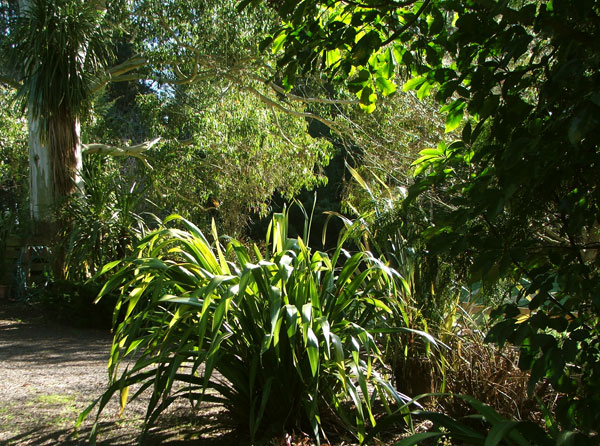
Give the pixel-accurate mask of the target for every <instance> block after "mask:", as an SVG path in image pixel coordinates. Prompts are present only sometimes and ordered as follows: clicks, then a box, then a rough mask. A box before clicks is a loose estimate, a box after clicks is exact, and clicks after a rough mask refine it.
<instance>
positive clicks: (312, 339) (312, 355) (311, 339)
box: [306, 327, 319, 377]
mask: <svg viewBox="0 0 600 446" xmlns="http://www.w3.org/2000/svg"><path fill="white" fill-rule="evenodd" d="M306 352H307V353H308V360H309V362H310V370H311V372H312V376H313V377H315V376H317V373H318V371H319V340H318V339H317V337H316V336H315V333H314V332H313V330H312V328H311V327H309V328H308V333H307V338H306Z"/></svg>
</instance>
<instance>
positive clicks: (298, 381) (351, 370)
mask: <svg viewBox="0 0 600 446" xmlns="http://www.w3.org/2000/svg"><path fill="white" fill-rule="evenodd" d="M213 238H214V243H210V242H209V241H208V239H207V238H206V237H205V236H204V235H203V234H202V233H201V232H200V230H199V229H198V228H197V227H196V226H194V225H193V224H192V223H190V222H189V221H186V220H185V219H183V218H182V217H179V216H171V217H169V218H167V219H166V220H165V222H164V226H163V227H162V228H161V229H158V230H156V231H154V232H152V233H150V234H148V235H147V236H146V237H144V238H143V239H142V240H141V241H140V242H139V244H138V245H137V247H136V248H135V249H134V252H133V255H132V256H131V257H129V258H128V259H127V260H124V261H122V262H113V263H110V264H108V265H106V267H105V268H104V269H103V270H102V271H101V272H102V273H106V272H108V271H109V270H113V271H114V270H116V272H115V273H114V275H113V276H112V277H111V278H110V280H109V281H108V282H107V283H106V284H105V286H104V288H103V290H102V291H101V293H100V296H101V297H102V296H103V295H105V294H107V293H111V292H112V291H113V290H117V289H118V290H119V291H120V297H119V300H118V303H117V306H116V310H115V314H114V322H115V328H114V333H115V335H114V340H113V346H112V351H111V356H110V361H109V374H110V386H109V388H108V389H107V390H106V392H105V393H104V394H103V395H102V396H101V397H100V398H99V399H98V401H97V402H96V403H95V404H97V405H98V415H100V412H101V411H102V410H103V408H104V407H105V406H106V404H107V403H108V401H109V400H110V398H111V397H112V396H113V395H115V394H120V395H121V404H122V406H123V407H124V406H125V404H126V400H127V395H128V388H129V386H131V385H134V384H138V385H139V390H138V391H137V392H136V393H135V394H134V395H133V396H132V398H136V397H137V396H138V395H139V394H140V393H141V392H143V391H144V390H146V389H149V390H150V391H151V392H152V396H151V398H150V400H149V403H148V408H147V413H146V419H145V431H146V430H147V429H148V428H149V427H151V426H152V424H153V423H154V422H155V421H156V419H157V417H158V416H159V415H160V413H161V412H163V411H164V410H165V409H166V408H167V407H168V406H169V405H170V404H171V403H172V402H173V401H175V400H176V399H178V398H186V399H189V400H190V401H191V402H192V403H193V404H198V403H200V402H203V401H210V402H219V403H222V404H223V405H224V406H225V407H226V408H228V409H229V410H230V411H231V412H232V414H233V415H234V416H235V418H234V419H236V420H239V422H240V427H241V428H243V429H245V430H246V432H247V433H248V435H249V436H250V439H251V440H254V439H256V438H259V437H260V436H262V435H267V434H280V433H282V432H290V431H292V430H294V429H302V430H304V431H308V432H312V434H313V435H314V437H315V439H316V440H317V441H319V439H320V438H323V437H326V435H327V432H328V431H329V432H330V431H333V430H335V431H337V432H339V431H344V432H347V433H351V434H352V435H353V436H354V437H355V438H356V439H358V440H359V441H361V442H362V441H363V440H364V439H365V436H366V432H367V430H368V429H369V427H371V426H374V425H375V424H376V414H375V410H374V404H375V401H377V402H378V404H380V405H381V406H382V407H383V408H386V409H387V411H388V412H391V411H392V410H393V408H394V407H397V405H402V404H404V403H406V401H405V399H404V398H403V396H402V395H401V394H399V393H398V392H397V391H395V390H394V388H393V386H391V385H390V383H389V382H388V381H387V380H386V379H384V377H382V376H380V374H379V373H378V369H380V367H378V362H379V361H380V360H381V358H380V351H379V349H378V347H377V345H376V343H375V341H374V336H373V331H372V329H373V328H374V327H375V326H376V324H377V322H378V321H379V320H381V319H382V317H383V315H384V314H387V313H389V311H390V310H389V308H388V306H387V304H386V300H387V298H388V296H389V295H390V293H392V292H393V284H394V282H393V280H392V271H391V270H390V269H388V268H387V267H386V266H385V265H384V264H383V263H381V262H380V261H378V260H377V259H375V258H374V257H373V256H372V255H371V254H370V253H369V252H366V251H360V252H357V253H354V254H350V253H348V252H346V251H345V250H344V249H343V242H344V237H343V236H342V237H341V239H340V241H339V243H338V246H337V248H336V249H335V250H334V252H333V253H332V255H331V256H330V255H328V254H326V253H324V252H319V251H313V250H311V249H310V248H309V247H308V246H307V245H306V244H305V242H304V240H305V239H306V236H305V237H304V238H301V237H299V238H297V239H291V238H288V237H287V216H286V215H285V214H277V215H275V216H274V218H273V220H272V223H271V226H270V228H269V230H268V235H267V250H268V252H260V250H259V249H258V248H257V247H256V246H253V247H252V248H248V247H246V246H244V245H242V244H241V243H239V242H238V241H236V240H228V243H227V246H226V247H222V246H221V244H220V243H219V238H218V237H217V234H216V229H215V228H214V225H213ZM128 360H133V361H134V364H133V365H131V364H130V365H128V366H127V367H124V366H123V363H124V362H125V361H128ZM91 410H92V407H90V408H88V410H86V411H85V412H84V413H83V414H82V416H81V417H80V421H79V422H81V421H82V420H83V418H85V416H87V414H88V413H89V412H90V411H91ZM330 429H331V430H330ZM93 437H95V430H94V433H93Z"/></svg>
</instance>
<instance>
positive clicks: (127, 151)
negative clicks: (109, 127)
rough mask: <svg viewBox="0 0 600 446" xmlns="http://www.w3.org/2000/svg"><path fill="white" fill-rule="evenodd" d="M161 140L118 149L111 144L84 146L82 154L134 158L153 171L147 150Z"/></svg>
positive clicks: (156, 139)
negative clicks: (147, 157) (147, 156)
mask: <svg viewBox="0 0 600 446" xmlns="http://www.w3.org/2000/svg"><path fill="white" fill-rule="evenodd" d="M160 140H161V138H160V137H158V138H155V139H153V140H151V141H145V142H143V143H140V144H135V145H132V146H124V147H116V146H111V145H109V144H99V143H92V144H82V149H81V152H82V154H83V155H92V154H97V153H98V154H103V155H110V156H133V157H135V158H138V159H140V160H142V162H143V163H144V164H145V165H146V167H149V168H150V169H152V166H150V164H148V161H147V159H146V155H145V153H144V152H146V151H147V150H149V149H150V148H152V147H153V146H154V145H155V144H156V143H158V142H159V141H160Z"/></svg>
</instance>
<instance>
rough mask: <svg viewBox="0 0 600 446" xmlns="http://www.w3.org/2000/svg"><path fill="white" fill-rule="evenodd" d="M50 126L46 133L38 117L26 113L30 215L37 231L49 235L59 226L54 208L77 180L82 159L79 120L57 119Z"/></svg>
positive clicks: (69, 192) (61, 201) (71, 189)
mask: <svg viewBox="0 0 600 446" xmlns="http://www.w3.org/2000/svg"><path fill="white" fill-rule="evenodd" d="M52 128H53V132H54V133H55V134H54V135H46V134H45V131H44V126H43V124H42V123H41V122H40V119H35V118H34V117H32V116H31V115H30V116H29V181H30V210H31V218H32V220H33V222H34V231H35V232H38V234H36V235H48V236H49V237H48V238H51V237H52V236H53V235H54V234H49V231H50V232H54V231H55V230H57V229H58V228H57V226H56V218H57V215H56V212H57V210H58V209H59V207H60V206H61V205H62V204H63V203H64V202H65V201H66V200H67V199H68V197H69V196H70V195H71V194H72V193H73V192H74V191H75V190H76V185H77V184H78V183H79V182H80V175H79V172H80V170H81V162H82V159H81V142H80V126H79V121H78V120H76V119H75V120H73V119H68V118H67V119H59V120H57V122H55V123H53V125H52ZM65 135H68V136H67V137H65ZM53 230H54V231H53Z"/></svg>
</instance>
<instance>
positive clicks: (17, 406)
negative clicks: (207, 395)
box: [0, 301, 243, 446]
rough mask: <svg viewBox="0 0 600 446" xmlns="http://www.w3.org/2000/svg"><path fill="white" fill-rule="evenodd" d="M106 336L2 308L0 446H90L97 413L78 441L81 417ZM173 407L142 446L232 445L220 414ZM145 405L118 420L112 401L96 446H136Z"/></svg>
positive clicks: (102, 361) (92, 392)
mask: <svg viewBox="0 0 600 446" xmlns="http://www.w3.org/2000/svg"><path fill="white" fill-rule="evenodd" d="M110 342H111V336H110V333H109V332H108V331H101V330H91V329H90V330H82V329H75V328H70V327H64V326H60V325H58V324H56V323H54V322H53V321H50V320H47V318H44V316H43V315H41V314H39V312H36V311H35V310H34V309H33V308H32V307H27V306H24V305H19V304H15V303H10V302H7V301H0V445H2V446H4V445H6V446H9V445H10V446H13V445H14V446H16V445H19V446H20V445H83V444H88V435H89V433H90V429H91V427H92V424H93V421H94V418H95V412H92V414H91V415H90V416H89V417H88V419H87V420H86V421H85V422H84V424H83V426H82V427H81V428H80V429H79V432H78V433H75V432H74V430H73V427H74V424H75V422H76V420H77V417H78V415H79V413H80V412H81V411H82V410H83V409H85V408H86V407H87V406H88V405H89V404H90V403H91V402H92V401H94V400H95V399H96V398H97V397H98V396H99V395H100V394H101V393H102V391H103V390H104V389H105V387H106V384H107V381H108V377H107V371H106V363H107V358H108V353H109V351H110ZM183 404H184V403H182V405H181V406H175V407H172V408H171V409H169V411H168V412H167V413H166V414H165V415H164V416H163V417H162V418H161V420H160V421H159V423H158V425H157V426H156V427H155V428H153V429H152V430H151V431H150V433H149V435H148V436H147V437H146V439H145V440H144V442H143V444H144V445H182V446H183V445H209V446H221V445H232V444H233V445H237V444H240V443H243V441H241V440H240V439H239V438H237V436H236V433H235V432H234V431H232V430H230V429H228V428H227V427H226V425H225V424H224V423H223V419H224V417H225V416H226V414H225V413H224V412H223V411H222V410H220V409H219V408H218V407H204V408H203V409H202V411H201V413H200V414H198V413H196V414H193V413H192V412H191V409H189V406H185V405H183ZM144 408H145V403H144V399H143V398H142V399H139V400H134V401H133V402H131V403H130V404H128V406H127V409H126V411H125V414H124V415H123V417H119V405H118V401H117V398H116V397H115V399H114V401H112V402H111V403H110V404H109V406H108V407H107V408H106V409H105V410H104V412H103V415H102V417H101V418H100V423H99V426H100V434H99V436H98V444H99V445H115V446H117V445H119V446H126V445H133V444H137V440H138V435H139V432H140V427H141V425H142V420H143V414H144Z"/></svg>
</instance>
